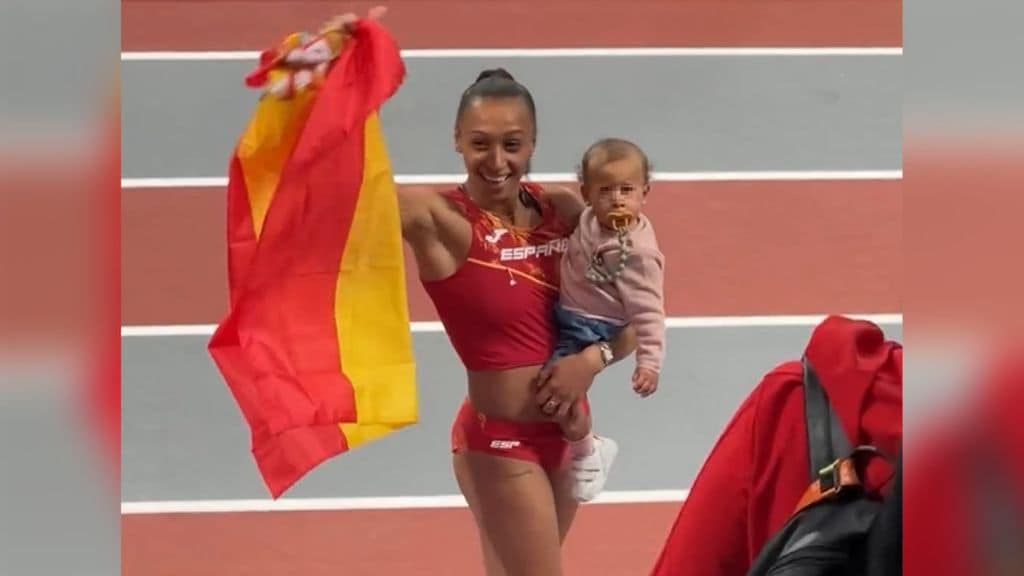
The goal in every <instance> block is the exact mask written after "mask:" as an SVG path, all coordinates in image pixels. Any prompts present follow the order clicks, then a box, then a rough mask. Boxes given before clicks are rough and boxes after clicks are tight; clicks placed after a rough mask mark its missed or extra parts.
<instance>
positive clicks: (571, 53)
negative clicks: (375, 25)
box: [121, 46, 903, 62]
mask: <svg viewBox="0 0 1024 576" xmlns="http://www.w3.org/2000/svg"><path fill="white" fill-rule="evenodd" d="M259 55H260V53H259V51H257V50H213V51H183V50H179V51H149V52H145V51H129V52H121V61H122V62H190V61H192V62H194V61H233V60H245V61H250V60H251V61H256V60H257V59H259ZM902 55H903V48H902V47H899V46H864V47H859V46H852V47H749V48H739V47H720V48H718V47H677V48H672V47H665V48H660V47H640V48H439V49H434V48H427V49H410V50H402V57H403V58H407V59H416V58H435V59H451V58H462V59H468V58H649V57H669V58H673V57H675V58H678V57H750V56H768V57H800V56H902Z"/></svg>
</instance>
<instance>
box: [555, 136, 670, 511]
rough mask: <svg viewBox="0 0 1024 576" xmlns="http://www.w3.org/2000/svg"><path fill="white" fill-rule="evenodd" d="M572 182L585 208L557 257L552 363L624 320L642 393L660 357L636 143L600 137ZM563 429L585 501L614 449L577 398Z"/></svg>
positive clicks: (645, 166)
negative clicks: (558, 270)
mask: <svg viewBox="0 0 1024 576" xmlns="http://www.w3.org/2000/svg"><path fill="white" fill-rule="evenodd" d="M579 181H580V190H581V192H582V194H583V197H584V199H585V200H586V203H587V208H585V209H584V211H583V213H582V214H581V215H580V221H579V224H578V226H577V228H576V231H575V232H574V233H573V234H572V236H571V237H570V238H569V245H568V249H567V250H566V252H565V254H564V255H563V257H562V270H561V298H560V301H559V303H558V304H557V305H556V307H555V317H556V320H557V324H558V330H559V334H558V344H557V346H556V348H555V351H554V353H553V354H552V360H554V359H557V358H560V357H562V356H565V355H568V354H571V353H574V352H577V351H579V350H581V349H583V348H585V347H587V346H589V345H591V344H594V343H596V342H607V341H609V340H611V339H612V338H614V337H615V335H616V334H617V333H618V332H619V331H620V330H621V329H622V328H623V327H624V326H625V325H626V324H632V325H633V327H634V328H635V329H636V338H637V349H636V368H635V369H634V371H633V377H632V383H633V390H634V391H636V393H637V394H639V395H640V396H643V397H647V396H649V395H651V394H653V393H654V391H655V390H657V388H658V374H659V372H660V371H661V364H662V361H663V359H664V355H665V306H664V299H663V283H664V256H663V255H662V253H661V251H660V250H659V249H658V242H657V239H656V238H655V234H654V229H653V227H652V226H651V223H650V221H649V220H648V219H647V218H646V216H644V215H643V214H642V213H641V208H642V206H643V205H644V203H645V202H646V199H647V193H648V191H649V190H650V163H649V162H648V159H647V155H646V154H644V152H643V150H641V149H640V147H639V146H637V145H636V144H634V143H632V142H630V141H628V140H623V139H620V138H606V139H603V140H600V141H598V142H596V143H594V144H593V145H592V146H590V148H588V149H587V151H586V153H584V155H583V161H582V163H581V165H580V172H579ZM563 429H564V430H565V434H566V437H567V438H568V439H569V440H570V441H572V448H571V450H572V456H573V469H574V471H575V472H576V497H577V499H579V500H581V501H586V500H589V499H592V498H593V497H594V496H596V495H597V493H599V492H600V491H601V489H603V486H604V481H605V480H606V479H607V472H608V469H609V468H610V467H611V463H612V461H613V460H614V458H615V455H616V453H617V451H618V448H617V446H616V444H615V442H614V441H613V440H611V439H610V438H606V437H598V436H596V435H594V434H593V433H592V432H591V426H590V416H589V410H588V408H587V406H586V404H585V401H582V402H581V403H579V404H577V405H576V406H574V409H573V410H572V413H571V414H570V418H569V420H568V421H567V422H566V423H565V424H564V425H563Z"/></svg>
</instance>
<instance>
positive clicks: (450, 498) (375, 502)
mask: <svg viewBox="0 0 1024 576" xmlns="http://www.w3.org/2000/svg"><path fill="white" fill-rule="evenodd" d="M688 494H689V490H635V491H629V490H626V491H618V492H616V491H611V492H604V493H602V494H601V495H600V496H598V497H597V498H595V499H594V500H593V501H592V502H591V503H590V504H648V503H659V502H682V501H683V500H685V499H686V496H687V495H688ZM465 507H466V500H465V498H463V497H462V495H460V494H444V495H439V496H384V497H364V498H281V499H279V500H270V499H254V500H167V501H139V502H122V503H121V514H211V513H222V514H224V513H233V512H297V511H330V510H413V509H422V508H465Z"/></svg>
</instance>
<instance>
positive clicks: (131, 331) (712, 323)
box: [121, 314, 903, 338]
mask: <svg viewBox="0 0 1024 576" xmlns="http://www.w3.org/2000/svg"><path fill="white" fill-rule="evenodd" d="M843 316H846V317H848V318H860V319H863V320H868V321H870V322H874V323H875V324H879V325H902V324H903V315H902V314H843ZM825 317H826V315H825V314H813V315H804V316H674V317H669V318H666V319H665V326H666V327H667V328H768V327H776V326H817V325H818V324H819V323H821V321H822V320H824V319H825ZM216 329H217V325H216V324H172V325H163V326H161V325H141V326H122V327H121V337H122V338H147V337H149V338H153V337H164V336H211V335H212V334H213V332H214V330H216ZM410 330H411V331H412V332H444V326H443V325H442V324H441V323H440V322H411V323H410Z"/></svg>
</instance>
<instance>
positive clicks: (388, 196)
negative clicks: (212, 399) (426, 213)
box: [209, 19, 417, 498]
mask: <svg viewBox="0 0 1024 576" xmlns="http://www.w3.org/2000/svg"><path fill="white" fill-rule="evenodd" d="M404 75H405V67H404V64H403V62H402V60H401V55H400V52H399V49H398V46H397V45H396V43H395V41H394V40H393V38H392V37H391V36H390V35H389V34H388V33H387V31H386V30H385V29H384V28H382V27H381V26H380V25H379V24H377V23H376V22H374V21H372V20H367V19H364V20H360V21H358V22H357V23H356V24H355V27H354V29H353V30H352V33H351V35H350V36H349V37H347V38H346V39H345V41H344V45H343V46H342V47H341V48H340V53H338V54H337V55H336V58H332V64H331V66H330V68H329V71H327V72H326V75H325V76H324V77H323V78H322V79H321V80H322V81H318V82H315V83H309V84H308V86H307V89H305V90H301V91H297V92H296V93H294V94H289V95H288V97H287V98H278V97H274V96H272V95H270V94H269V93H268V94H267V95H264V97H262V98H261V99H260V101H259V103H258V104H257V106H256V110H255V112H254V114H253V116H252V118H251V120H250V122H249V125H248V126H247V127H246V129H245V131H244V133H243V134H242V136H241V138H240V140H239V142H238V144H237V147H236V149H235V153H234V157H233V158H232V162H231V168H230V176H229V182H228V278H229V286H230V312H229V313H228V315H227V317H226V318H225V319H224V320H223V321H222V322H221V324H220V325H219V326H218V328H217V331H216V332H215V334H214V335H213V338H212V339H211V341H210V344H209V351H210V354H211V355H212V356H213V359H214V361H215V362H216V364H217V366H218V368H219V369H220V371H221V373H222V375H223V376H224V378H225V380H226V381H227V384H228V387H229V388H230V390H231V392H232V394H233V395H234V397H235V399H236V401H237V402H238V405H239V407H240V408H241V410H242V413H243V415H244V416H245V418H246V421H247V422H248V424H249V427H250V429H251V431H252V451H253V455H254V456H255V459H256V463H257V465H258V467H259V470H260V473H261V474H262V476H263V479H264V481H265V482H266V484H267V487H268V488H269V490H270V493H271V495H272V496H273V497H274V498H277V497H278V496H280V495H281V494H282V493H284V492H285V491H286V490H288V489H289V488H290V487H291V486H292V485H293V484H294V483H295V482H296V481H297V480H299V479H300V478H301V477H302V476H303V475H305V474H306V473H307V472H309V471H310V470H312V469H313V468H315V467H316V466H317V465H319V464H320V463H322V462H323V461H324V460H326V459H328V458H330V457H332V456H334V455H337V454H340V453H342V452H345V451H346V450H349V449H350V448H353V447H355V446H358V445H359V444H362V443H364V442H366V441H368V440H372V439H374V438H377V437H380V436H383V435H385V434H388V433H390V432H393V431H395V430H397V429H399V428H402V427H404V426H408V425H410V424H413V423H415V422H416V419H417V403H416V383H415V364H414V361H413V354H412V338H411V335H410V332H409V315H408V305H407V299H406V293H405V270H404V266H403V257H402V239H401V230H400V225H399V213H398V201H397V196H396V191H395V184H394V179H393V176H392V173H391V168H390V164H389V161H388V155H387V150H386V147H385V143H384V139H383V135H382V132H381V127H380V122H379V119H378V116H377V114H378V110H379V109H380V107H381V105H382V104H383V103H384V102H385V101H386V100H387V99H388V98H390V97H391V96H392V95H393V94H394V93H395V92H396V91H397V90H398V87H399V86H400V85H401V83H402V80H403V78H404ZM270 76H271V77H273V74H270Z"/></svg>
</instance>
